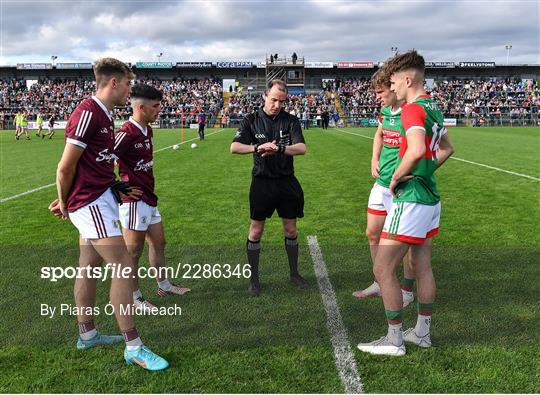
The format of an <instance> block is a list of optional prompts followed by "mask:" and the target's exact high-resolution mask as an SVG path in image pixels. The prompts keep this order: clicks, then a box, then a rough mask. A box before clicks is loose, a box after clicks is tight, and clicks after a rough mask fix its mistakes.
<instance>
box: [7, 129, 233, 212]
mask: <svg viewBox="0 0 540 395" xmlns="http://www.w3.org/2000/svg"><path fill="white" fill-rule="evenodd" d="M224 130H225V129H219V130H217V131H215V132H212V133H208V134H207V135H206V136H207V137H208V136H211V135H213V134H216V133H219V132H222V131H224ZM197 139H198V137H195V138H192V139H189V140H186V141H184V142H183V143H180V144H179V145H182V144H185V143H189V142H190V141H193V140H197ZM173 145H175V144H173ZM169 148H172V145H169V146H168V147H163V148H160V149H157V150H155V151H154V154H155V153H157V152H161V151H164V150H166V149H169ZM54 185H56V183H54V182H53V183H52V184H47V185H42V186H40V187H37V188H34V189H30V190H29V191H26V192H22V193H19V194H17V195H13V196H8V197H5V198H2V199H0V204H2V203H5V202H7V201H10V200H13V199H17V198H20V197H23V196H26V195H30V194H31V193H34V192H37V191H41V190H42V189H47V188H50V187H52V186H54Z"/></svg>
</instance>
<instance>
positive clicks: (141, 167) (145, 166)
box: [133, 159, 154, 171]
mask: <svg viewBox="0 0 540 395" xmlns="http://www.w3.org/2000/svg"><path fill="white" fill-rule="evenodd" d="M152 167H154V161H153V160H151V161H150V162H146V163H145V162H144V159H141V160H140V161H138V162H137V164H136V165H135V167H134V168H133V170H134V171H148V170H151V169H152Z"/></svg>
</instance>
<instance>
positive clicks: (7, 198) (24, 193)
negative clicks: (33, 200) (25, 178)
mask: <svg viewBox="0 0 540 395" xmlns="http://www.w3.org/2000/svg"><path fill="white" fill-rule="evenodd" d="M54 185H56V183H54V182H53V183H52V184H47V185H42V186H40V187H37V188H34V189H30V190H29V191H26V192H22V193H19V194H17V195H13V196H8V197H5V198H2V199H0V204H1V203H4V202H7V201H9V200H13V199H17V198H20V197H22V196H25V195H30V194H31V193H34V192H37V191H41V190H42V189H46V188H50V187H52V186H54Z"/></svg>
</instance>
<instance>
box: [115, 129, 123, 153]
mask: <svg viewBox="0 0 540 395" xmlns="http://www.w3.org/2000/svg"><path fill="white" fill-rule="evenodd" d="M124 137H126V133H125V132H120V133H118V134H117V135H116V139H115V142H114V149H117V148H118V146H119V145H120V143H121V142H122V140H123V139H124Z"/></svg>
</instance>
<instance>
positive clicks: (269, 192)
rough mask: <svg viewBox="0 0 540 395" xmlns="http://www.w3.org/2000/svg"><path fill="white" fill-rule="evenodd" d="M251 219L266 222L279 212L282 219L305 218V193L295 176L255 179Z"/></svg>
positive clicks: (251, 200)
mask: <svg viewBox="0 0 540 395" xmlns="http://www.w3.org/2000/svg"><path fill="white" fill-rule="evenodd" d="M249 208H250V213H251V219H253V220H256V221H264V220H265V219H266V218H270V217H272V214H274V211H275V210H277V212H278V215H279V216H280V218H286V219H294V218H302V217H303V216H304V191H303V190H302V187H301V186H300V183H299V182H298V180H297V179H296V177H295V176H288V177H282V178H262V177H253V179H252V181H251V188H250V190H249Z"/></svg>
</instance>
